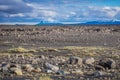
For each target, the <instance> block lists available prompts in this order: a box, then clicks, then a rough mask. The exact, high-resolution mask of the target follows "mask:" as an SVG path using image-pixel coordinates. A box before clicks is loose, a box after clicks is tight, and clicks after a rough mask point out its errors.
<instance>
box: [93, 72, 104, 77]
mask: <svg viewBox="0 0 120 80" xmlns="http://www.w3.org/2000/svg"><path fill="white" fill-rule="evenodd" d="M103 75H105V73H104V72H102V71H96V72H94V73H93V76H94V77H101V76H103Z"/></svg>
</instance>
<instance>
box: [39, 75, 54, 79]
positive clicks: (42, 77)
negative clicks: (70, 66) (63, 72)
mask: <svg viewBox="0 0 120 80" xmlns="http://www.w3.org/2000/svg"><path fill="white" fill-rule="evenodd" d="M39 80H52V78H51V77H50V76H49V75H41V76H40V78H39Z"/></svg>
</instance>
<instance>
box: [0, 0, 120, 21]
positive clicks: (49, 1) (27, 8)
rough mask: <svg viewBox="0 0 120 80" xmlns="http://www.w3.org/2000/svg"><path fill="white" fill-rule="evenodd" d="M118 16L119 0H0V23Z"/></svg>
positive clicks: (99, 19)
mask: <svg viewBox="0 0 120 80" xmlns="http://www.w3.org/2000/svg"><path fill="white" fill-rule="evenodd" d="M109 20H120V0H0V23H11V22H13V23H15V22H18V23H22V22H24V23H25V22H27V23H29V22H30V23H34V22H35V23H38V22H40V21H45V22H52V23H53V22H55V23H59V22H60V23H73V22H75V23H80V22H88V21H109Z"/></svg>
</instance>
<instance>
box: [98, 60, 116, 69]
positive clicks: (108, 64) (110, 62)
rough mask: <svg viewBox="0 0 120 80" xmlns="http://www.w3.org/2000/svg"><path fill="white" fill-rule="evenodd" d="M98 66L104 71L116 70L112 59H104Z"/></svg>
mask: <svg viewBox="0 0 120 80" xmlns="http://www.w3.org/2000/svg"><path fill="white" fill-rule="evenodd" d="M99 65H100V66H103V67H104V68H105V69H112V68H116V63H115V61H114V60H113V59H110V58H106V59H101V60H100V61H99Z"/></svg>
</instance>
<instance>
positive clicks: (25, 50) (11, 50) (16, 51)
mask: <svg viewBox="0 0 120 80" xmlns="http://www.w3.org/2000/svg"><path fill="white" fill-rule="evenodd" d="M8 52H10V53H27V52H37V51H36V50H35V49H25V48H23V47H17V48H11V49H9V50H8Z"/></svg>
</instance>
